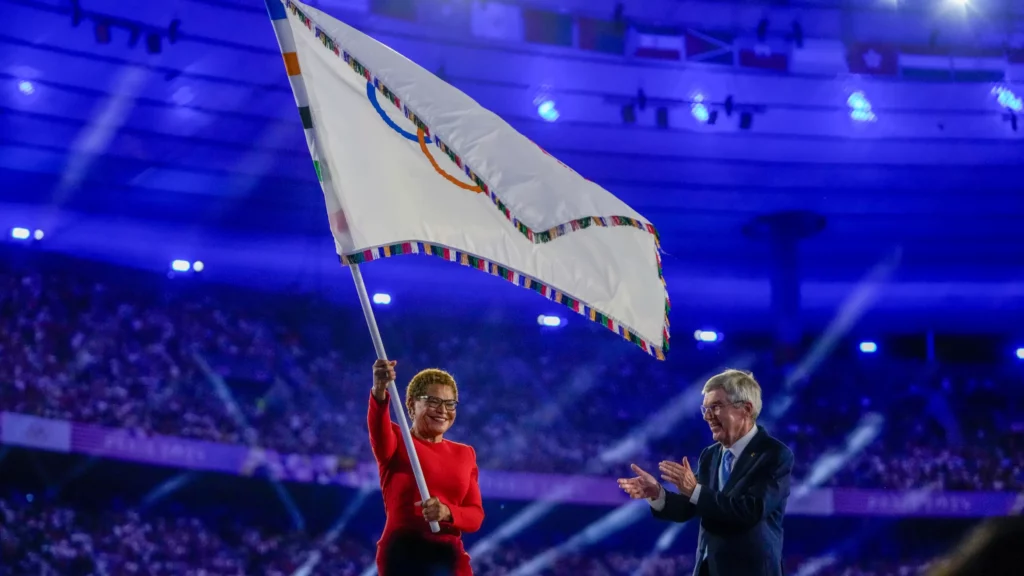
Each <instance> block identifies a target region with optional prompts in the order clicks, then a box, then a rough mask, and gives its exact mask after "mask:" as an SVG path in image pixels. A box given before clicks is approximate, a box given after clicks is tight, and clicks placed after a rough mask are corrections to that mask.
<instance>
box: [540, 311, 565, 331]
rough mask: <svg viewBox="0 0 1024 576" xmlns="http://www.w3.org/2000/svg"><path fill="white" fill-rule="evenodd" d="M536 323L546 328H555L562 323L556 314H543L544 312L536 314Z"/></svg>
mask: <svg viewBox="0 0 1024 576" xmlns="http://www.w3.org/2000/svg"><path fill="white" fill-rule="evenodd" d="M537 324H539V325H540V326H546V327H548V328H556V327H558V326H561V325H562V319H561V318H559V317H558V316H545V315H544V314H541V315H540V316H537Z"/></svg>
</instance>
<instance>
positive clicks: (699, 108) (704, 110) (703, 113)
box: [690, 95, 710, 123]
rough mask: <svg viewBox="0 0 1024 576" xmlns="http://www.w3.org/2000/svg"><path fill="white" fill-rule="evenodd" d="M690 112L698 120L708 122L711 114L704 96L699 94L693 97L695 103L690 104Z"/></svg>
mask: <svg viewBox="0 0 1024 576" xmlns="http://www.w3.org/2000/svg"><path fill="white" fill-rule="evenodd" d="M690 114H693V117H694V118H695V119H696V120H697V122H701V123H704V122H707V121H708V118H709V117H710V114H709V113H708V107H707V106H705V105H704V97H703V96H700V95H697V96H695V97H694V98H693V105H691V106H690Z"/></svg>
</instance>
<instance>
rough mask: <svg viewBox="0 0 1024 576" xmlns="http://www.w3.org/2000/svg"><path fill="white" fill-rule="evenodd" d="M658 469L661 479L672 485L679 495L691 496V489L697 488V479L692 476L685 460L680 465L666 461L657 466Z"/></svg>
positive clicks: (688, 464) (691, 471)
mask: <svg viewBox="0 0 1024 576" xmlns="http://www.w3.org/2000/svg"><path fill="white" fill-rule="evenodd" d="M658 469H659V470H661V478H662V479H663V480H665V481H667V482H671V483H672V484H674V485H675V487H676V488H677V489H678V490H679V493H680V494H683V495H685V496H687V497H690V496H692V495H693V489H694V488H696V487H697V477H696V476H694V474H693V470H691V469H690V463H689V462H688V461H687V460H686V458H683V463H682V464H680V463H678V462H669V461H668V460H666V461H664V462H662V463H661V464H659V465H658Z"/></svg>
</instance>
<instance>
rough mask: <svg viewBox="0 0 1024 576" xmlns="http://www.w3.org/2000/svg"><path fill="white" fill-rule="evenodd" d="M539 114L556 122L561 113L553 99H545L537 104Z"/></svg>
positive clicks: (547, 119)
mask: <svg viewBox="0 0 1024 576" xmlns="http://www.w3.org/2000/svg"><path fill="white" fill-rule="evenodd" d="M537 114H538V115H539V116H540V117H541V118H543V119H544V120H545V121H547V122H554V121H555V120H558V117H559V116H560V114H559V113H558V109H557V108H555V103H554V101H552V100H544V101H543V102H541V103H540V104H538V105H537Z"/></svg>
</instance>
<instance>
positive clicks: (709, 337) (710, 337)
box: [693, 330, 719, 342]
mask: <svg viewBox="0 0 1024 576" xmlns="http://www.w3.org/2000/svg"><path fill="white" fill-rule="evenodd" d="M718 338H719V334H718V333H717V332H713V331H711V330H697V331H696V332H694V333H693V339H694V340H696V341H697V342H718Z"/></svg>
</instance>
